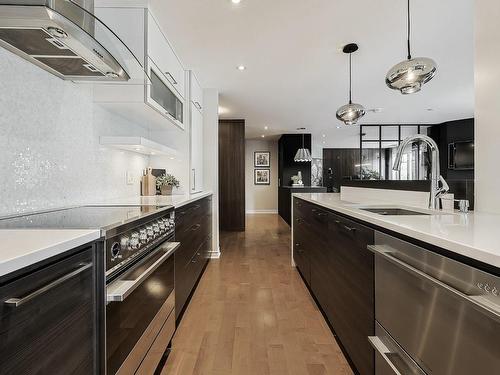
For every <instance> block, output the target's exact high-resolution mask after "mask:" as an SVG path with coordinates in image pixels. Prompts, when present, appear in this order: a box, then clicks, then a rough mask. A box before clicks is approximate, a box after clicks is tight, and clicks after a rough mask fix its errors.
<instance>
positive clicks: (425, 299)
mask: <svg viewBox="0 0 500 375" xmlns="http://www.w3.org/2000/svg"><path fill="white" fill-rule="evenodd" d="M365 198H366V193H365ZM417 198H419V197H417ZM394 200H396V199H394ZM417 200H418V199H417ZM292 204H293V224H292V235H293V241H292V259H293V262H294V265H295V266H296V267H297V269H298V270H299V272H300V274H301V276H302V278H303V280H304V282H305V283H306V285H307V286H308V288H309V290H310V292H311V294H312V295H313V297H314V298H315V300H316V302H317V304H318V306H319V307H320V309H321V311H322V312H323V314H324V316H325V319H326V320H327V322H328V324H329V325H330V327H331V329H332V330H333V331H334V333H335V334H336V337H337V338H338V341H339V343H340V345H341V347H342V349H343V351H344V353H345V354H346V357H347V358H349V360H350V362H351V364H352V366H353V368H355V369H356V371H357V372H359V373H360V374H361V375H373V374H376V375H379V374H386V373H387V374H388V373H392V372H389V371H387V370H384V369H385V368H393V367H394V363H393V362H392V360H391V358H392V359H394V358H395V357H396V356H397V358H399V359H398V361H400V365H401V366H403V368H404V371H403V370H401V371H400V372H401V373H416V374H425V373H427V374H430V373H433V374H445V373H453V374H456V375H462V374H464V375H465V374H470V373H472V372H473V369H474V368H475V369H479V368H481V370H484V371H481V372H482V373H493V372H494V371H493V370H492V369H494V368H498V366H499V365H500V348H499V347H498V346H495V345H493V346H492V343H493V342H495V340H496V337H498V335H499V334H500V323H499V322H500V298H499V294H500V292H499V290H500V289H499V285H500V248H499V247H498V246H497V240H496V239H495V237H496V236H495V235H494V233H495V228H498V225H499V224H500V215H491V214H484V213H469V214H464V213H459V212H446V211H431V210H428V209H425V208H422V205H419V206H417V207H408V206H404V205H401V204H397V203H393V204H390V203H384V202H377V204H374V202H372V203H370V202H369V201H367V200H366V199H364V200H363V202H356V200H354V199H353V200H352V201H346V200H342V199H341V195H340V194H332V193H330V194H321V193H320V194H315V193H302V194H294V196H293V203H292ZM367 209H368V210H371V211H368V210H367ZM374 211H375V212H374ZM376 212H379V213H376ZM391 213H392V214H391ZM477 322H481V323H480V324H479V325H478V324H477ZM424 332H425V334H423V333H424ZM452 336H454V340H451V341H450V340H449V337H452ZM374 348H375V350H374ZM437 353H439V354H437Z"/></svg>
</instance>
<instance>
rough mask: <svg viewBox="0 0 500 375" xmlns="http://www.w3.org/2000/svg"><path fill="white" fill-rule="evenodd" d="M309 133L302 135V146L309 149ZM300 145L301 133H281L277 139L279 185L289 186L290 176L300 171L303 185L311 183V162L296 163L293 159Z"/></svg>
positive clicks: (290, 183) (290, 182)
mask: <svg viewBox="0 0 500 375" xmlns="http://www.w3.org/2000/svg"><path fill="white" fill-rule="evenodd" d="M311 144H312V142H311V134H305V135H304V147H305V148H307V149H309V151H311ZM301 147H302V134H283V135H282V136H281V138H280V139H279V141H278V179H279V186H291V185H292V176H295V175H296V174H297V172H298V171H301V172H302V181H304V185H306V186H310V185H311V163H310V162H307V163H296V162H295V161H294V160H293V159H294V157H295V154H296V153H297V150H298V149H299V148H301Z"/></svg>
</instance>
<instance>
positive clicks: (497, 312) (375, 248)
mask: <svg viewBox="0 0 500 375" xmlns="http://www.w3.org/2000/svg"><path fill="white" fill-rule="evenodd" d="M368 250H370V251H371V252H373V253H374V254H375V255H378V256H380V257H382V258H384V259H385V260H387V261H389V262H391V263H392V264H394V265H396V266H397V267H399V268H401V269H403V270H405V271H406V272H409V273H411V274H413V275H414V276H416V277H418V278H420V279H422V280H426V281H428V282H430V283H431V284H433V285H434V286H435V287H438V288H440V289H444V290H446V291H447V292H449V293H451V294H452V295H454V296H455V297H456V298H458V299H460V300H464V301H466V302H468V303H469V304H471V305H472V306H473V307H474V308H475V309H476V310H479V311H481V312H483V313H486V314H487V315H488V316H490V317H491V318H493V319H495V320H497V321H500V307H498V306H497V305H496V304H493V303H492V302H489V301H488V300H487V299H486V298H484V296H481V295H468V294H465V293H463V292H461V291H459V290H458V289H455V288H454V287H452V286H451V285H448V284H446V283H444V282H442V281H440V280H438V279H436V278H434V277H432V276H431V275H428V274H427V273H425V272H423V271H421V270H419V269H418V268H415V267H413V266H410V265H409V264H408V263H406V262H403V261H402V260H400V259H398V258H397V257H395V256H394V255H392V253H394V250H393V249H390V250H388V249H387V248H386V247H385V246H383V245H368Z"/></svg>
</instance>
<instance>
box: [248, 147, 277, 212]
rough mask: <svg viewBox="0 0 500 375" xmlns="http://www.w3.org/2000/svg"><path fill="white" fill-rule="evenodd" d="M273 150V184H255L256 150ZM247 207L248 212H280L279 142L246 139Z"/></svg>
mask: <svg viewBox="0 0 500 375" xmlns="http://www.w3.org/2000/svg"><path fill="white" fill-rule="evenodd" d="M255 151H270V152H271V184H270V185H254V159H253V157H254V152H255ZM245 209H246V212H247V213H277V212H278V142H277V141H265V140H250V139H248V140H246V141H245Z"/></svg>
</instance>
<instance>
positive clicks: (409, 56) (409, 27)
mask: <svg viewBox="0 0 500 375" xmlns="http://www.w3.org/2000/svg"><path fill="white" fill-rule="evenodd" d="M410 32H411V22H410V0H408V39H407V42H408V60H411V52H410Z"/></svg>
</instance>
